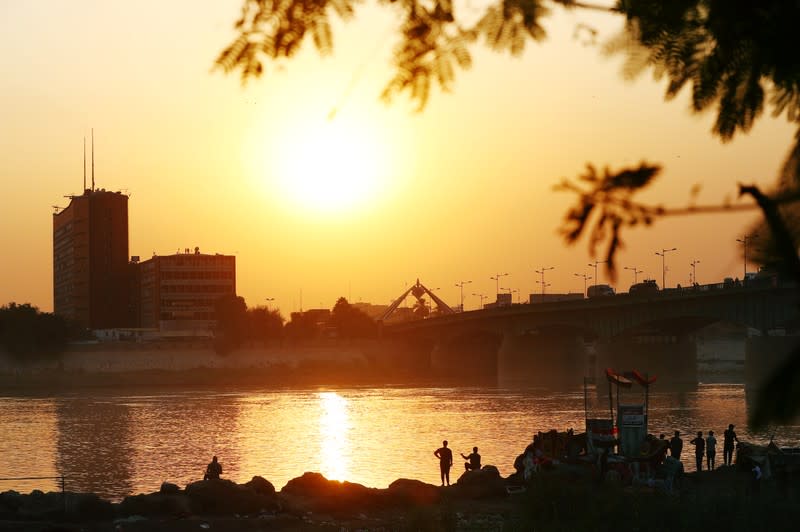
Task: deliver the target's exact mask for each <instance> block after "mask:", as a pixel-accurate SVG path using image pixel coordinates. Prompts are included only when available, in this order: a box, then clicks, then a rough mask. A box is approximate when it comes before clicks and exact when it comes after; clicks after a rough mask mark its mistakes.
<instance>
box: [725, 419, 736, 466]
mask: <svg viewBox="0 0 800 532" xmlns="http://www.w3.org/2000/svg"><path fill="white" fill-rule="evenodd" d="M734 440H735V441H736V442H737V443H738V442H739V438H737V437H736V433H735V432H733V425H728V430H726V431H725V432H723V433H722V463H723V464H724V465H733V442H734Z"/></svg>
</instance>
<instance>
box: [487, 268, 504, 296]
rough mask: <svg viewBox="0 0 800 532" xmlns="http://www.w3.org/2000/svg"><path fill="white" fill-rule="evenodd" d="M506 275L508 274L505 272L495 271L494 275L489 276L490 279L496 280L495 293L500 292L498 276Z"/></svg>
mask: <svg viewBox="0 0 800 532" xmlns="http://www.w3.org/2000/svg"><path fill="white" fill-rule="evenodd" d="M506 275H508V274H507V273H497V274H495V276H494V277H489V279H491V280H492V281H496V282H497V293H498V294H499V293H500V278H501V277H505V276H506Z"/></svg>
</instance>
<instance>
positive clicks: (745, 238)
mask: <svg viewBox="0 0 800 532" xmlns="http://www.w3.org/2000/svg"><path fill="white" fill-rule="evenodd" d="M755 236H756V235H744V236H743V237H742V238H737V239H736V241H737V242H741V243H742V244H743V245H744V277H742V283H746V282H747V243H748V242H749V241H751V240H753V238H754V237H755Z"/></svg>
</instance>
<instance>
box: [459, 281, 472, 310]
mask: <svg viewBox="0 0 800 532" xmlns="http://www.w3.org/2000/svg"><path fill="white" fill-rule="evenodd" d="M471 282H472V281H459V282H457V283H456V286H457V287H459V288H460V289H461V312H464V285H465V284H470V283H471Z"/></svg>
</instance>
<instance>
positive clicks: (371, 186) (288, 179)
mask: <svg viewBox="0 0 800 532" xmlns="http://www.w3.org/2000/svg"><path fill="white" fill-rule="evenodd" d="M381 152H382V149H381V146H380V145H379V144H378V142H376V141H375V137H374V135H373V136H371V135H368V134H367V133H366V132H365V131H360V130H357V129H356V128H354V127H348V126H347V125H343V124H342V123H340V122H323V123H320V124H318V125H316V126H312V127H304V128H302V129H298V130H296V131H295V132H294V134H293V135H290V136H289V138H287V139H286V141H285V144H284V146H283V149H281V150H280V152H279V154H278V155H277V161H276V167H277V183H278V185H279V187H280V191H281V193H282V194H283V195H284V196H285V197H286V199H288V200H289V201H290V202H291V203H292V204H293V205H296V206H299V207H300V208H302V209H304V210H307V211H310V212H312V213H325V214H330V213H341V212H344V211H348V210H351V209H355V208H357V207H358V206H360V205H363V204H365V203H367V202H369V201H372V200H375V199H376V196H377V195H378V194H379V193H380V190H381V186H382V172H383V169H384V164H385V161H384V159H385V157H383V156H382V153H381Z"/></svg>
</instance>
